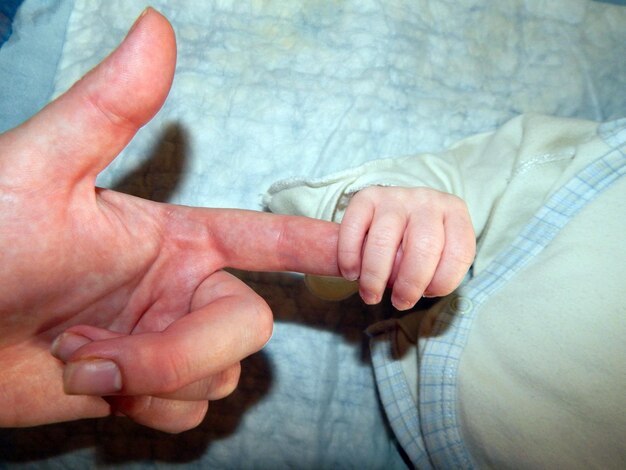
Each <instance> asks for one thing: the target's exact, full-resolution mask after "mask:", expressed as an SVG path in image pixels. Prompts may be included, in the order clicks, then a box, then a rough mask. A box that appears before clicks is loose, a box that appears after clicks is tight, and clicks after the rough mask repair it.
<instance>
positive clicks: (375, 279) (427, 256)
mask: <svg viewBox="0 0 626 470" xmlns="http://www.w3.org/2000/svg"><path fill="white" fill-rule="evenodd" d="M475 249H476V244H475V235H474V229H473V227H472V223H471V221H470V216H469V212H468V210H467V206H466V205H465V203H464V202H463V200H461V199H460V198H458V197H456V196H454V195H452V194H448V193H445V192H440V191H437V190H434V189H429V188H423V187H416V188H409V187H381V186H370V187H367V188H365V189H363V190H361V191H359V192H358V193H356V194H355V195H354V196H353V197H352V199H351V200H350V203H349V204H348V207H347V209H346V212H345V215H344V217H343V220H342V222H341V227H340V230H339V246H338V261H339V268H340V270H341V273H342V275H343V276H344V277H345V278H346V279H348V280H356V279H358V280H359V292H360V295H361V297H362V298H363V301H364V302H366V303H368V304H375V303H378V302H380V300H381V298H382V295H383V292H384V290H385V288H386V287H387V286H391V287H392V297H391V300H392V303H393V305H394V307H395V308H397V309H398V310H407V309H409V308H411V307H413V306H414V305H415V303H416V302H417V301H418V300H419V299H420V298H421V297H422V296H427V297H438V296H442V295H446V294H449V293H450V292H452V291H453V290H454V289H455V288H456V287H457V286H458V285H459V283H460V282H461V280H462V279H463V277H464V276H465V273H466V272H467V270H468V269H469V267H470V265H471V264H472V261H473V259H474V254H475Z"/></svg>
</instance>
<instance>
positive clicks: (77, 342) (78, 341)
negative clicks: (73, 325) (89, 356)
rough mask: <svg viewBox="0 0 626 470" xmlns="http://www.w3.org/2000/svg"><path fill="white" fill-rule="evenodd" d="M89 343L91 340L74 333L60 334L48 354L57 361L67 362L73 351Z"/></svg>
mask: <svg viewBox="0 0 626 470" xmlns="http://www.w3.org/2000/svg"><path fill="white" fill-rule="evenodd" d="M90 342H91V340H90V339H89V338H87V337H86V336H82V335H77V334H75V333H61V334H60V335H59V336H57V337H56V339H55V340H54V341H53V342H52V346H51V347H50V353H51V354H52V355H53V356H54V357H56V358H57V359H60V360H61V361H63V362H67V361H68V360H69V358H70V357H71V356H72V354H74V352H75V351H77V350H78V349H79V348H81V347H82V346H84V345H85V344H87V343H90Z"/></svg>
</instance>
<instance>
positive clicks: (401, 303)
mask: <svg viewBox="0 0 626 470" xmlns="http://www.w3.org/2000/svg"><path fill="white" fill-rule="evenodd" d="M391 304H392V305H393V306H394V308H395V309H396V310H408V309H410V308H411V307H412V306H413V304H412V303H411V302H409V301H407V300H405V299H402V298H400V299H395V298H392V299H391Z"/></svg>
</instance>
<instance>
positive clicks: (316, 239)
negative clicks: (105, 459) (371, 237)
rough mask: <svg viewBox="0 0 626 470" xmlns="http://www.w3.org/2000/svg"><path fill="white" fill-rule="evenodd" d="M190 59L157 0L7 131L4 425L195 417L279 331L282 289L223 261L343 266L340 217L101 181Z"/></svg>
mask: <svg viewBox="0 0 626 470" xmlns="http://www.w3.org/2000/svg"><path fill="white" fill-rule="evenodd" d="M175 60H176V45H175V38H174V34H173V30H172V28H171V26H170V24H169V23H168V22H167V20H166V19H165V18H164V17H163V16H161V15H160V14H158V13H157V12H156V11H154V10H148V11H147V13H146V14H145V15H144V16H143V17H142V18H141V19H140V20H139V21H138V23H137V24H136V26H135V27H134V29H133V30H132V31H131V32H130V33H129V35H128V36H127V38H126V39H125V40H124V41H123V43H122V44H121V45H120V47H119V48H118V49H117V50H116V51H114V52H113V53H112V55H110V56H109V57H108V58H107V59H106V60H105V61H104V62H103V63H102V64H100V65H99V66H98V67H97V68H96V69H94V70H93V71H91V72H90V73H89V74H87V76H85V77H84V78H83V79H82V80H80V81H79V82H78V83H77V84H76V85H75V86H74V87H72V88H71V89H70V90H69V91H68V92H67V93H66V94H64V95H63V96H62V97H60V98H59V99H57V100H55V101H54V102H52V103H51V104H49V105H48V106H47V107H46V108H44V109H43V110H42V111H41V112H40V113H38V114H37V115H36V116H35V117H33V118H32V119H30V120H29V121H27V122H26V123H24V124H23V125H21V126H20V127H18V128H15V129H13V130H11V131H9V132H7V133H5V134H3V135H1V136H0V220H1V221H2V222H1V223H0V332H1V334H0V426H3V427H7V426H11V427H14V426H31V425H37V424H43V423H51V422H58V421H68V420H75V419H80V418H88V417H100V416H106V415H108V414H111V413H116V414H123V415H126V416H128V417H129V418H131V419H133V420H135V421H137V422H139V423H142V424H145V425H147V426H150V427H153V428H157V429H161V430H164V431H168V432H180V431H183V430H186V429H190V428H192V427H194V426H196V425H197V424H199V423H200V422H201V420H202V419H203V417H204V416H205V413H206V411H207V407H208V402H209V400H214V399H217V398H220V397H223V396H225V395H227V394H228V393H230V392H231V391H232V390H233V389H234V387H235V386H236V384H237V381H238V377H239V361H241V360H242V359H243V358H245V357H246V356H248V355H250V354H251V353H253V352H256V351H258V350H259V349H260V348H261V347H263V345H264V344H265V343H266V342H267V341H268V339H269V338H270V335H271V332H272V314H271V311H270V309H269V308H268V306H267V304H266V303H265V302H264V301H263V300H262V299H261V298H259V297H258V296H257V295H256V294H255V293H254V292H253V291H252V290H251V289H249V288H248V287H247V286H246V285H245V284H243V283H242V282H240V281H239V280H238V279H236V278H235V277H233V276H231V275H229V274H227V273H226V272H224V271H223V270H222V268H224V267H227V266H230V267H235V268H239V269H248V270H272V271H279V270H289V271H291V270H293V271H304V272H306V271H313V272H319V273H326V274H331V275H332V274H334V275H337V274H339V273H338V270H337V260H336V243H337V236H338V226H337V225H336V224H331V223H327V222H322V221H315V220H312V219H304V218H298V217H286V216H278V215H271V214H264V213H260V212H252V211H250V212H248V211H232V210H218V209H197V208H190V207H181V206H174V205H168V204H157V203H154V202H150V201H146V200H142V199H139V198H135V197H131V196H127V195H123V194H120V193H116V192H114V191H110V190H104V189H99V188H96V187H95V185H94V184H95V178H96V175H97V174H98V173H99V172H100V171H101V170H102V169H103V168H105V167H106V166H107V165H108V164H109V163H110V162H111V161H112V160H113V159H114V158H115V156H116V155H117V154H118V153H119V152H120V151H121V150H122V149H123V148H124V146H125V145H126V144H127V143H128V141H129V140H130V139H131V138H132V137H133V135H134V134H135V132H136V131H137V130H138V128H139V127H140V126H142V125H143V124H145V123H146V122H147V121H148V120H150V119H151V118H152V116H153V115H154V114H155V113H156V112H157V110H158V109H159V108H160V106H161V104H162V103H163V101H164V100H165V97H166V95H167V93H168V91H169V87H170V84H171V81H172V77H173V74H174V65H175ZM51 353H52V354H51ZM102 396H106V398H101V397H102Z"/></svg>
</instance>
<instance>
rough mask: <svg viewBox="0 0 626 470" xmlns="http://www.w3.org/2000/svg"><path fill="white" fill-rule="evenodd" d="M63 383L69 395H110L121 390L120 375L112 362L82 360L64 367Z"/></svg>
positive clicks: (105, 360)
mask: <svg viewBox="0 0 626 470" xmlns="http://www.w3.org/2000/svg"><path fill="white" fill-rule="evenodd" d="M63 383H64V387H65V392H66V393H68V394H70V395H111V394H113V393H117V392H119V391H120V390H122V374H121V372H120V369H119V367H117V364H115V362H113V361H110V360H107V359H90V360H83V361H77V362H70V363H69V364H68V365H67V366H66V367H65V373H64V375H63Z"/></svg>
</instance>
